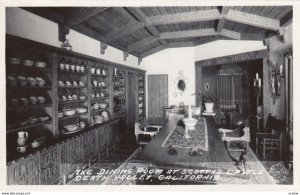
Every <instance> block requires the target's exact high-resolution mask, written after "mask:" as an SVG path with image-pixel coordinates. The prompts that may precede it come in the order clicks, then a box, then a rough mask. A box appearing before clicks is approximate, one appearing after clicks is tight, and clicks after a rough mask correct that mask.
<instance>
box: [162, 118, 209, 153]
mask: <svg viewBox="0 0 300 195" xmlns="http://www.w3.org/2000/svg"><path fill="white" fill-rule="evenodd" d="M184 133H185V127H184V125H180V124H179V125H177V126H176V127H175V128H174V129H173V130H172V131H171V132H170V134H169V135H168V136H167V138H166V139H165V141H164V142H163V144H162V145H161V146H162V147H176V148H181V149H191V148H192V149H202V150H205V151H207V150H208V136H207V126H206V120H205V118H199V119H198V122H197V125H196V128H195V129H194V130H189V131H188V134H189V135H190V138H183V135H184Z"/></svg>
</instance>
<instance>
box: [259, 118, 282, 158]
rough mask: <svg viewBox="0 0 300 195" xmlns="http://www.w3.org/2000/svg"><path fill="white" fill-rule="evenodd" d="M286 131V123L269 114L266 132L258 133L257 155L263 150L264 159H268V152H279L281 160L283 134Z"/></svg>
mask: <svg viewBox="0 0 300 195" xmlns="http://www.w3.org/2000/svg"><path fill="white" fill-rule="evenodd" d="M283 130H284V122H283V121H281V120H278V119H276V118H274V117H273V116H271V114H269V116H268V118H267V124H266V129H265V131H261V132H257V133H256V153H257V154H259V149H260V148H262V156H263V159H266V152H267V151H274V150H275V151H278V152H279V158H280V159H281V151H282V142H281V139H282V132H283Z"/></svg>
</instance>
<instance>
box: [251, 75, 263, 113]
mask: <svg viewBox="0 0 300 195" xmlns="http://www.w3.org/2000/svg"><path fill="white" fill-rule="evenodd" d="M253 86H254V95H255V96H256V110H257V116H259V115H260V114H261V111H259V107H260V106H259V97H260V95H261V89H262V84H261V78H259V76H258V73H256V75H255V78H254V85H253Z"/></svg>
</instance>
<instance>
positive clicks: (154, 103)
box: [147, 74, 168, 120]
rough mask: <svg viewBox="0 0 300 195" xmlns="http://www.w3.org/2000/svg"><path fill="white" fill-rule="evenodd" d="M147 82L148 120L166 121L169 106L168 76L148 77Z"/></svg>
mask: <svg viewBox="0 0 300 195" xmlns="http://www.w3.org/2000/svg"><path fill="white" fill-rule="evenodd" d="M147 80H148V81H147V82H148V84H147V85H148V92H147V94H148V119H150V120H151V119H154V120H155V119H160V120H164V119H165V118H166V113H165V107H167V106H168V75H166V74H160V75H148V76H147Z"/></svg>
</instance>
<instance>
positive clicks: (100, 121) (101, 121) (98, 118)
mask: <svg viewBox="0 0 300 195" xmlns="http://www.w3.org/2000/svg"><path fill="white" fill-rule="evenodd" d="M94 120H95V123H103V120H104V119H103V117H102V116H95V117H94Z"/></svg>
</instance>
